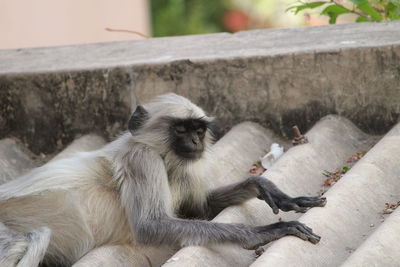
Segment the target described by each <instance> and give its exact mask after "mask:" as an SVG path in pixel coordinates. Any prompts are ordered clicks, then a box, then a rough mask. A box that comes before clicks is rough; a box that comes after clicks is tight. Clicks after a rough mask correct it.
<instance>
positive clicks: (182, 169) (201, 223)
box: [0, 94, 326, 266]
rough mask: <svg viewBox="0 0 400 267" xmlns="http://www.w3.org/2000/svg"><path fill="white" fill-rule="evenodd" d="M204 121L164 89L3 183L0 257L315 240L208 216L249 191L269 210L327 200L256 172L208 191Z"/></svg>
mask: <svg viewBox="0 0 400 267" xmlns="http://www.w3.org/2000/svg"><path fill="white" fill-rule="evenodd" d="M212 125H213V121H212V119H211V118H209V117H207V116H206V114H205V113H204V111H203V110H202V109H200V108H199V107H197V106H196V105H194V104H193V103H192V102H190V101H189V100H188V99H186V98H184V97H181V96H178V95H175V94H167V95H163V96H160V97H158V98H156V99H155V100H154V101H153V102H150V103H148V104H146V105H144V106H138V107H137V109H136V111H135V112H134V113H133V115H132V117H131V119H130V121H129V131H128V132H126V133H125V134H123V135H122V136H121V137H119V138H118V139H116V140H115V141H113V142H111V143H109V144H108V145H106V146H105V147H103V148H102V149H100V150H97V151H93V152H82V153H78V154H76V155H75V156H72V157H70V158H66V159H61V160H58V161H54V162H50V163H48V164H46V165H44V166H42V167H39V168H36V169H34V170H33V171H31V172H30V173H28V174H26V175H24V176H22V177H20V178H18V179H15V180H13V181H10V182H8V183H6V184H3V185H1V186H0V222H1V224H0V265H1V266H15V265H17V264H18V266H35V265H38V264H39V262H40V261H42V262H43V263H44V264H47V265H50V266H51V265H53V264H55V265H57V266H60V265H65V266H69V265H71V264H73V263H75V262H76V261H78V260H79V259H80V258H81V257H82V256H83V255H85V254H86V253H88V252H89V251H90V250H92V249H94V248H96V247H100V246H103V245H107V244H132V246H133V245H134V244H138V243H139V244H144V245H162V244H176V245H180V246H188V245H207V244H211V243H236V244H239V245H241V246H243V247H244V248H246V249H254V248H256V247H258V246H261V245H264V244H266V243H268V242H271V241H273V240H276V239H278V238H280V237H283V236H285V235H294V236H297V237H299V238H301V239H304V240H308V241H310V242H311V243H317V242H318V241H319V239H320V237H319V236H317V235H315V234H314V233H313V232H312V230H311V229H310V228H308V227H307V226H305V225H303V224H302V223H299V222H295V221H291V222H278V223H274V224H271V225H266V226H258V227H251V226H247V225H243V224H228V223H214V222H210V221H207V220H209V219H212V218H213V217H215V216H216V215H217V214H218V213H219V212H220V211H222V210H223V209H224V208H226V207H228V206H231V205H235V204H240V203H242V202H244V201H246V200H248V199H250V198H253V197H258V198H261V199H263V200H265V202H266V203H267V204H268V205H269V206H271V208H272V210H273V212H274V213H275V214H276V213H278V211H279V209H281V210H283V211H289V210H295V211H298V212H305V211H306V210H307V208H309V207H315V206H324V205H325V203H326V199H324V198H319V197H297V198H292V197H289V196H288V195H286V194H285V193H283V192H282V191H280V190H279V189H278V188H277V187H276V186H275V185H274V184H273V183H272V182H270V181H269V180H267V179H266V178H264V177H255V176H254V177H250V178H248V179H246V180H244V181H243V182H240V183H236V184H232V185H228V186H225V187H221V188H217V189H214V190H210V189H209V188H208V187H209V182H208V181H210V180H212V178H213V177H212V174H210V173H207V170H208V167H207V166H210V163H211V162H212V161H213V153H212V142H211V139H212V137H211V129H212ZM28 263H29V264H28ZM24 264H25V265H24Z"/></svg>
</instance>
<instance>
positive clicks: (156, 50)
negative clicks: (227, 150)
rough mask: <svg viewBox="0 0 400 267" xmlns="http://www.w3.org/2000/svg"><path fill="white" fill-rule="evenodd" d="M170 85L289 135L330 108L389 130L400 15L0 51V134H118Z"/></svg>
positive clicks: (214, 108) (231, 117)
mask: <svg viewBox="0 0 400 267" xmlns="http://www.w3.org/2000/svg"><path fill="white" fill-rule="evenodd" d="M164 92H176V93H178V94H182V95H184V96H187V97H189V98H190V99H191V100H193V101H194V102H196V103H197V104H199V105H201V106H202V107H204V108H205V110H207V111H208V112H209V113H211V114H212V115H215V116H217V117H219V118H221V123H222V126H223V127H225V128H228V127H230V126H232V125H234V124H236V123H238V122H240V121H243V120H253V121H256V122H259V123H261V124H262V125H264V126H266V127H269V128H271V129H273V130H274V131H276V132H277V133H280V134H282V135H283V136H285V135H288V134H289V129H290V128H291V126H293V124H297V125H299V127H300V128H301V129H302V130H307V129H309V128H310V127H311V126H312V125H313V124H314V122H316V121H317V120H319V119H320V118H321V117H323V116H324V115H326V114H329V113H335V114H340V115H343V116H345V117H347V118H349V119H350V120H352V121H353V122H354V123H355V124H356V125H357V126H359V127H360V128H362V129H363V130H365V131H367V132H369V133H384V132H386V131H387V130H388V129H389V128H390V127H391V126H392V125H394V123H395V122H396V121H398V119H399V115H400V22H390V23H379V24H378V23H360V24H350V25H334V26H325V27H313V28H299V29H283V30H259V31H248V32H242V33H237V34H225V33H222V34H213V35H197V36H186V37H174V38H154V39H149V40H144V41H129V42H116V43H106V44H91V45H82V46H67V47H55V48H37V49H23V50H0V138H3V137H5V136H17V137H18V138H20V139H21V140H23V141H24V142H26V143H27V144H28V145H29V148H30V149H31V150H32V151H34V152H37V153H38V152H52V151H54V150H57V149H59V148H61V147H63V146H64V144H66V143H68V142H69V141H70V140H72V139H73V138H74V137H75V136H76V135H79V134H83V133H87V132H93V131H97V132H98V133H99V134H102V135H103V136H106V137H111V136H113V135H115V134H116V133H117V132H118V131H120V130H121V129H123V128H124V125H125V123H126V120H127V119H128V117H129V113H130V111H131V103H132V101H133V100H134V99H135V97H137V98H138V99H139V101H146V100H148V99H150V98H152V97H154V96H155V95H158V94H161V93H164ZM134 102H135V101H134Z"/></svg>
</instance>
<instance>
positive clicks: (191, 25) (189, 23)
mask: <svg viewBox="0 0 400 267" xmlns="http://www.w3.org/2000/svg"><path fill="white" fill-rule="evenodd" d="M226 10H227V2H226V1H224V0H151V20H152V31H153V36H155V37H160V36H175V35H187V34H200V33H213V32H221V31H224V27H223V23H222V17H223V15H224V12H225V11H226Z"/></svg>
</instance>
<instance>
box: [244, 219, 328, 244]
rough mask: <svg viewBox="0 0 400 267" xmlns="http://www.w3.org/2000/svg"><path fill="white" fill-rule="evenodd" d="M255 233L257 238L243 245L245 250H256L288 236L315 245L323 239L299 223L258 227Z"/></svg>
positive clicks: (281, 223)
mask: <svg viewBox="0 0 400 267" xmlns="http://www.w3.org/2000/svg"><path fill="white" fill-rule="evenodd" d="M253 231H254V233H255V235H256V238H252V240H248V243H247V244H244V245H243V247H244V248H245V249H256V248H258V247H259V246H263V245H265V244H267V243H269V242H271V241H274V240H277V239H279V238H281V237H284V236H287V235H292V236H296V237H298V238H301V239H303V240H305V241H309V242H311V243H313V244H317V243H318V242H319V240H320V239H321V237H319V236H318V235H316V234H314V233H313V231H312V229H311V228H310V227H307V226H306V225H304V224H302V223H300V222H297V221H291V222H278V223H274V224H270V225H266V226H258V227H254V228H253Z"/></svg>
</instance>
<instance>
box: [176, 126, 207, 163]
mask: <svg viewBox="0 0 400 267" xmlns="http://www.w3.org/2000/svg"><path fill="white" fill-rule="evenodd" d="M171 125H172V126H171V137H172V138H171V139H172V144H171V145H172V149H173V150H174V152H175V154H176V155H178V156H179V157H182V158H185V159H193V160H194V159H199V158H200V157H201V155H202V153H203V151H204V137H205V135H206V131H207V122H205V121H203V120H201V119H176V120H174V121H173V122H172V124H171Z"/></svg>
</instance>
